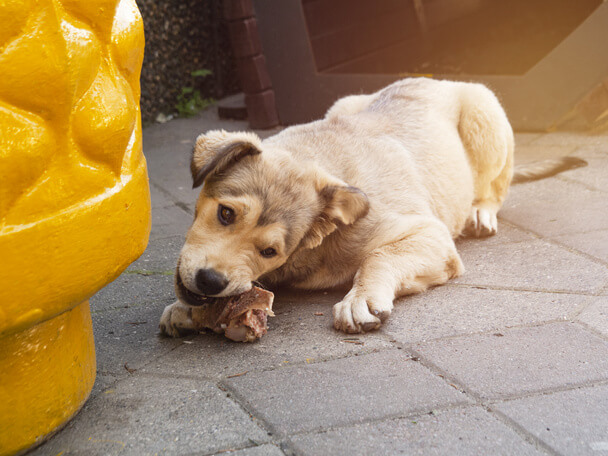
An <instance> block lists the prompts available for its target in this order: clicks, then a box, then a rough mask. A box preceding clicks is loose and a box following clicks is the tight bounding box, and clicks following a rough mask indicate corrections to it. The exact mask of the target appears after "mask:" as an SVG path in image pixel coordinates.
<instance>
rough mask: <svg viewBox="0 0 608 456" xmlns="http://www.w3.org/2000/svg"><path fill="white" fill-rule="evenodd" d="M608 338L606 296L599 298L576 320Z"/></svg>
mask: <svg viewBox="0 0 608 456" xmlns="http://www.w3.org/2000/svg"><path fill="white" fill-rule="evenodd" d="M576 319H577V320H578V321H582V322H583V323H585V324H587V325H588V326H590V327H591V328H593V329H595V330H596V331H598V332H600V333H602V334H603V335H604V336H605V337H608V296H599V297H597V298H595V299H594V300H593V301H592V303H591V304H590V305H589V306H588V307H587V308H586V309H585V310H584V311H583V312H581V313H580V315H579V316H578V317H577V318H576Z"/></svg>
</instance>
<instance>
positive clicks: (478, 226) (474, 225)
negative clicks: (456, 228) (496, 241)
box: [465, 206, 498, 237]
mask: <svg viewBox="0 0 608 456" xmlns="http://www.w3.org/2000/svg"><path fill="white" fill-rule="evenodd" d="M497 231H498V220H497V219H496V212H494V211H493V210H490V209H486V208H483V207H476V206H473V208H472V209H471V215H469V218H468V220H467V224H466V227H465V233H466V234H467V235H469V236H474V237H487V236H494V235H495V234H496V232H497Z"/></svg>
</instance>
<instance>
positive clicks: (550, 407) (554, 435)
mask: <svg viewBox="0 0 608 456" xmlns="http://www.w3.org/2000/svg"><path fill="white" fill-rule="evenodd" d="M492 408H494V409H497V410H499V411H501V412H502V413H504V414H505V415H507V416H508V417H510V418H511V419H513V420H514V421H515V422H517V423H518V424H519V425H521V426H522V427H523V428H525V429H526V430H527V431H528V432H530V433H532V434H533V435H535V436H536V437H538V438H539V439H541V440H542V441H544V442H546V443H547V444H548V445H549V446H550V447H552V448H553V449H554V450H555V451H556V452H558V453H560V454H573V455H574V454H576V455H590V456H591V455H592V456H597V455H602V454H607V453H608V385H602V386H596V387H594V388H581V389H575V390H570V391H562V392H557V393H553V394H547V395H542V396H535V397H528V398H524V399H519V400H514V401H509V402H504V403H502V404H495V405H494V406H492Z"/></svg>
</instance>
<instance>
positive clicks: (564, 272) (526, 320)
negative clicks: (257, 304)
mask: <svg viewBox="0 0 608 456" xmlns="http://www.w3.org/2000/svg"><path fill="white" fill-rule="evenodd" d="M218 127H223V128H226V129H229V130H237V129H245V128H246V125H245V124H244V123H239V122H229V123H226V122H223V123H220V122H219V121H218V120H217V119H216V117H215V114H214V113H213V112H212V111H208V112H206V113H203V114H202V115H201V116H200V117H197V118H194V119H187V120H176V121H173V122H170V123H167V124H164V125H154V126H152V127H150V128H148V129H147V130H146V131H145V132H144V147H145V154H146V156H147V158H148V165H149V173H150V183H151V191H152V205H153V211H152V215H153V226H152V233H151V237H150V244H149V246H148V249H147V250H146V252H145V253H144V255H143V256H142V257H141V258H140V259H139V260H137V261H136V262H135V263H133V264H132V265H131V266H130V267H129V269H128V270H127V271H125V273H124V274H122V276H120V277H119V278H118V279H117V280H116V281H115V282H114V283H112V284H111V285H109V286H108V287H106V288H105V289H104V290H102V291H100V292H99V293H98V294H97V295H96V296H95V297H94V298H92V299H91V307H92V311H93V325H94V328H95V338H96V346H97V367H98V373H97V383H96V384H95V388H94V390H93V393H92V395H91V398H90V399H89V401H88V402H87V404H86V405H85V407H84V408H83V409H82V411H81V412H80V413H79V414H78V416H77V417H76V418H75V419H74V420H73V421H72V422H71V423H70V424H69V425H68V426H67V427H66V428H65V429H64V430H63V431H61V432H60V433H59V434H58V435H57V436H56V437H55V438H53V439H51V440H50V441H49V442H48V443H46V444H45V445H43V446H42V447H40V448H39V449H37V450H35V451H34V452H33V453H32V454H35V455H36V456H39V455H59V454H61V455H115V454H120V455H123V454H124V455H148V454H150V455H151V454H169V455H209V454H217V453H222V454H225V453H228V452H229V453H230V454H233V455H237V456H258V455H271V456H273V455H291V454H298V455H330V454H331V455H349V456H350V455H358V454H361V455H372V454H381V455H395V454H425V455H426V454H458V455H463V454H464V455H468V454H470V455H479V454H518V455H519V454H526V455H527V454H576V455H579V454H588V455H608V136H603V137H598V136H586V135H578V134H565V133H552V134H518V135H517V145H518V147H517V155H516V156H517V161H519V162H523V161H527V160H532V159H535V158H539V157H545V156H554V155H558V154H575V155H578V156H581V157H584V158H586V159H588V161H589V164H590V166H589V167H587V168H584V169H578V170H574V171H570V172H568V173H566V174H563V175H561V176H559V177H556V178H552V179H549V180H544V181H540V182H537V183H531V184H524V185H520V186H516V187H514V188H513V189H512V193H511V195H510V197H509V199H508V202H507V204H506V206H505V208H504V210H503V211H502V212H501V214H500V216H501V217H500V218H501V220H500V228H499V233H498V235H497V236H495V237H494V238H491V239H487V240H482V241H462V242H459V243H458V244H459V249H460V251H461V253H462V257H463V260H464V263H465V266H466V267H467V272H466V274H465V275H464V276H462V277H461V278H459V279H458V280H455V281H453V282H451V283H450V284H448V285H446V286H442V287H439V288H436V289H433V290H431V291H430V292H427V293H425V294H423V295H419V296H415V297H409V298H406V299H402V300H400V301H399V302H398V303H397V305H396V307H395V310H394V313H393V316H392V317H391V319H390V321H389V322H388V324H386V325H385V326H384V328H383V329H382V330H380V331H378V332H375V333H371V334H365V335H360V336H358V337H349V336H346V335H344V334H341V333H338V332H336V331H334V330H333V329H332V327H331V305H332V304H333V303H335V302H337V301H339V300H340V299H341V297H342V294H343V292H318V293H298V292H290V291H279V293H278V294H277V301H276V304H275V309H276V314H277V316H276V318H274V319H271V321H270V330H269V332H268V334H267V335H266V336H265V337H264V338H263V339H262V340H261V341H259V342H257V343H255V344H252V345H251V344H236V343H231V342H230V341H227V340H225V339H224V338H223V337H220V336H216V335H199V336H196V337H188V338H184V339H167V338H163V337H160V336H159V335H158V329H157V324H158V319H159V317H160V315H161V312H162V310H163V308H164V306H165V305H167V304H169V303H171V302H172V301H173V299H174V298H173V286H172V273H173V272H172V271H173V268H174V265H175V261H176V258H177V254H178V251H179V249H180V246H181V243H182V240H183V235H184V233H185V231H186V229H187V227H188V226H189V224H190V222H191V219H192V203H193V201H194V200H195V196H196V192H194V191H192V190H190V187H191V181H190V177H189V172H188V159H189V153H190V150H191V147H192V141H193V139H194V138H195V136H196V135H197V134H198V133H199V132H201V131H203V130H207V129H211V128H218ZM266 134H268V133H266Z"/></svg>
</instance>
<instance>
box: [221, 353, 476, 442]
mask: <svg viewBox="0 0 608 456" xmlns="http://www.w3.org/2000/svg"><path fill="white" fill-rule="evenodd" d="M226 385H227V386H228V387H229V388H230V389H231V390H233V391H234V392H235V394H236V395H237V397H238V398H239V399H240V400H241V401H243V402H245V403H247V404H248V407H249V408H250V410H252V411H254V413H255V415H256V416H260V417H262V418H263V419H264V420H265V422H267V423H269V424H270V425H271V426H272V428H273V429H274V430H275V431H276V432H278V433H294V432H304V431H313V430H317V429H323V428H327V427H332V426H345V425H348V424H353V423H358V422H361V421H364V420H372V419H374V420H376V419H380V418H385V417H390V416H397V415H409V414H413V413H416V412H418V413H424V412H427V413H428V412H430V411H431V410H432V409H435V408H438V407H444V406H448V405H454V404H459V403H464V402H467V401H468V399H467V397H466V396H465V395H464V394H462V393H461V392H460V391H458V390H456V389H454V388H452V387H451V386H449V385H448V384H447V383H446V382H444V381H443V380H442V379H441V378H440V377H438V376H436V375H435V374H433V373H432V372H431V371H429V370H428V369H426V368H425V367H424V366H422V365H421V364H420V363H418V362H416V361H413V360H411V359H410V357H409V356H408V355H407V354H406V353H404V352H403V351H401V350H390V351H383V352H379V353H372V354H369V355H361V356H355V357H350V358H343V359H338V360H334V361H327V362H323V363H315V364H306V365H302V366H297V367H293V368H284V369H278V370H273V371H265V372H256V373H254V374H252V375H244V376H241V377H236V378H230V379H227V380H226Z"/></svg>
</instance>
